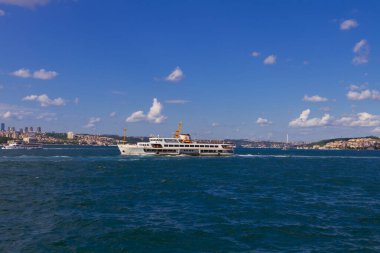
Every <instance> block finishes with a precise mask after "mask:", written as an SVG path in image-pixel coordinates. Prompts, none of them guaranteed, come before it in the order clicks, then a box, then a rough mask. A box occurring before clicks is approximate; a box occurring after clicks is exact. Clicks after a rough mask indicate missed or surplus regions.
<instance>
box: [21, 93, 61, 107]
mask: <svg viewBox="0 0 380 253" xmlns="http://www.w3.org/2000/svg"><path fill="white" fill-rule="evenodd" d="M22 100H23V101H36V102H39V103H40V104H41V106H43V107H45V106H50V105H55V106H62V105H65V104H66V101H65V100H64V99H63V98H60V97H59V98H55V99H50V98H49V97H48V96H47V95H46V94H42V95H39V96H38V95H30V96H26V97H24V98H23V99H22Z"/></svg>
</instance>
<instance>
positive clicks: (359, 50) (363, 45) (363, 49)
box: [352, 39, 369, 65]
mask: <svg viewBox="0 0 380 253" xmlns="http://www.w3.org/2000/svg"><path fill="white" fill-rule="evenodd" d="M352 51H353V52H354V54H355V56H354V58H353V59H352V63H353V64H354V65H360V64H364V63H367V62H368V58H369V45H368V42H367V41H366V40H365V39H362V40H361V41H359V42H358V43H356V44H355V46H354V48H353V49H352Z"/></svg>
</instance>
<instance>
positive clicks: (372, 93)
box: [347, 84, 380, 101]
mask: <svg viewBox="0 0 380 253" xmlns="http://www.w3.org/2000/svg"><path fill="white" fill-rule="evenodd" d="M347 98H348V99H349V100H356V101H357V100H366V99H372V100H380V92H379V91H378V90H370V89H367V84H363V85H360V86H358V85H350V90H349V91H348V93H347Z"/></svg>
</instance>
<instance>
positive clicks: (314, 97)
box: [303, 95, 328, 102]
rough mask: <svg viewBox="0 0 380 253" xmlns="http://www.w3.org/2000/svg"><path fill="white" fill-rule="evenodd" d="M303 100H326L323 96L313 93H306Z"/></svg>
mask: <svg viewBox="0 0 380 253" xmlns="http://www.w3.org/2000/svg"><path fill="white" fill-rule="evenodd" d="M303 101H306V102H326V101H328V99H327V98H325V97H321V96H319V95H314V96H310V97H309V96H308V95H305V96H304V97H303Z"/></svg>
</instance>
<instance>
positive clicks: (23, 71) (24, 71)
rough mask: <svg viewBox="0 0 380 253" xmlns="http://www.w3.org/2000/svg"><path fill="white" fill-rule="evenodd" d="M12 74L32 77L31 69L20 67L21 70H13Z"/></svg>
mask: <svg viewBox="0 0 380 253" xmlns="http://www.w3.org/2000/svg"><path fill="white" fill-rule="evenodd" d="M11 75H12V76H17V77H21V78H28V77H31V76H32V74H31V73H30V70H29V69H24V68H22V69H19V70H16V71H13V72H12V73H11Z"/></svg>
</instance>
